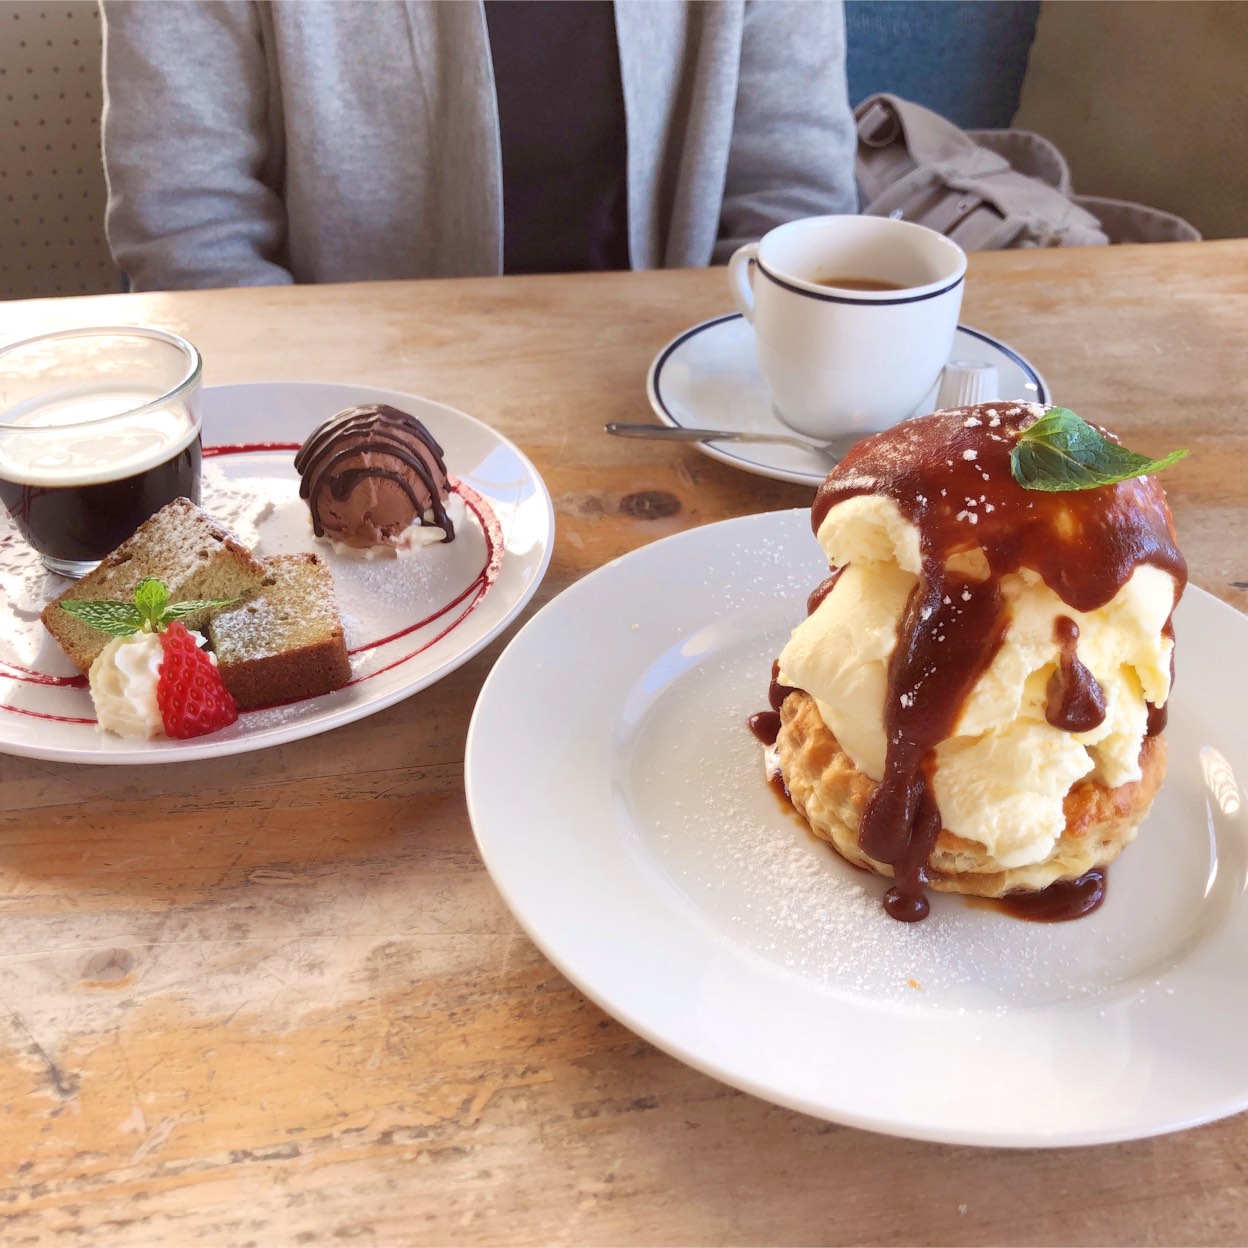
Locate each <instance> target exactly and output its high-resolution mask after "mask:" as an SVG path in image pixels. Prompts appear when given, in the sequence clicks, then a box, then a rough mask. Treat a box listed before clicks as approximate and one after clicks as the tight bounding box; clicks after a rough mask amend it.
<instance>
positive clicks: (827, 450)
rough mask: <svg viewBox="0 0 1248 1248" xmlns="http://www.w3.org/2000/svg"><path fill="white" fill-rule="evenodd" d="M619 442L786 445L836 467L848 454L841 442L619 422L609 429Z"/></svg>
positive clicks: (732, 430)
mask: <svg viewBox="0 0 1248 1248" xmlns="http://www.w3.org/2000/svg"><path fill="white" fill-rule="evenodd" d="M605 428H606V431H607V432H608V433H611V434H614V435H615V436H616V437H617V438H656V439H658V440H659V441H661V442H783V443H784V445H785V446H796V447H798V448H799V449H800V450H803V451H813V452H814V453H815V454H816V455H824V456H826V457H827V458H828V459H830V460H832V461H833V462H834V463H835V462H836V461H837V460H839V459H840V457H841V456H842V455H843V454H844V453H845V449H846V448H845V445H843V444H841V443H838V442H827V443H818V442H808V441H807V440H806V439H805V438H799V437H794V436H791V435H790V434H787V433H746V432H745V431H744V430H741V429H690V428H687V427H686V426H684V425H630V424H627V423H624V422H621V421H618V420H613V421H610V422H609V423H608V424H607V425H606V426H605Z"/></svg>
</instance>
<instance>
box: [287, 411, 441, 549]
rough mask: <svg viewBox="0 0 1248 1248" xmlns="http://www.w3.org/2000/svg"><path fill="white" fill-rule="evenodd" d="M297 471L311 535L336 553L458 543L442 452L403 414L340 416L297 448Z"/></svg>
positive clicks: (416, 422)
mask: <svg viewBox="0 0 1248 1248" xmlns="http://www.w3.org/2000/svg"><path fill="white" fill-rule="evenodd" d="M295 468H296V469H297V470H298V472H299V474H300V476H301V481H300V484H299V494H300V497H302V498H305V499H307V502H308V508H309V510H310V511H311V513H312V530H313V532H314V533H315V534H316V536H317V537H323V538H326V539H327V540H329V541H331V542H333V543H334V544H335V545H336V546H338V547H345V548H349V549H355V550H361V551H376V550H381V551H385V552H392V551H394V550H396V549H399V548H406V547H411V546H413V545H417V546H418V545H422V544H427V542H428V541H430V540H434V541H438V542H449V541H452V540H453V539H454V537H455V525H454V521H453V520H452V518H451V517H450V516H449V515H448V512H447V500H448V497H449V496H450V483H449V480H448V478H447V472H446V463H445V462H444V460H443V457H442V448H441V447H440V446H439V445H438V443H437V442H436V441H435V440H434V438H433V435H432V434H431V433H430V432H429V430H428V429H427V428H425V426H424V425H423V424H422V423H421V422H420V421H419V420H417V419H416V418H415V417H414V416H410V415H408V414H407V413H406V412H401V411H399V410H398V408H395V407H390V406H388V405H387V404H384V403H368V404H364V405H362V406H359V407H352V408H348V409H347V410H346V411H344V412H339V413H338V415H337V416H334V417H331V418H330V419H329V420H327V421H326V422H325V423H324V424H323V425H321V426H320V428H318V429H317V430H316V431H315V432H314V433H312V434H311V435H310V436H309V437H308V439H307V440H306V441H305V442H304V444H303V445H302V446H301V447H300V448H299V452H298V454H297V455H296V456H295Z"/></svg>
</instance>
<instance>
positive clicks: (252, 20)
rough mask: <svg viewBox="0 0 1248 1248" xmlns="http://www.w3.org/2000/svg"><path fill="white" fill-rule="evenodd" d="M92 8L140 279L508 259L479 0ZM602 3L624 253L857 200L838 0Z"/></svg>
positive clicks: (179, 280)
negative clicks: (624, 163) (100, 19)
mask: <svg viewBox="0 0 1248 1248" xmlns="http://www.w3.org/2000/svg"><path fill="white" fill-rule="evenodd" d="M102 7H103V11H104V18H105V57H104V68H105V90H106V99H105V107H104V162H105V169H106V173H107V175H108V190H109V195H108V214H107V228H108V237H109V242H110V244H111V246H112V249H113V254H114V257H115V258H116V260H117V263H118V264H119V265H120V267H121V268H122V270H123V271H124V272H125V273H127V274H128V276H129V278H130V280H131V283H132V285H133V287H134V288H135V289H136V290H158V289H180V288H187V287H200V286H234V285H269V284H275V283H282V282H292V281H294V282H338V281H358V280H368V279H376V278H413V277H451V276H470V275H484V274H495V273H499V272H501V271H502V249H503V229H502V211H503V204H502V159H501V153H500V150H499V134H498V109H497V104H496V101H495V94H494V79H493V71H492V68H491V61H490V50H489V39H488V33H487V29H486V19H485V12H484V8H483V6H482V3H481V0H406V2H401V0H369V2H360V0H356V2H344V0H330V2H325V0H277V2H275V3H250V2H247V0H228V2H225V0H145V2H142V3H135V2H134V0H103V6H102ZM615 21H616V34H617V41H618V44H619V54H620V71H621V80H622V84H623V93H624V106H625V123H626V131H627V143H628V170H627V173H628V229H629V255H630V259H631V262H632V266H633V267H634V268H636V269H647V268H658V267H664V266H666V267H689V266H696V265H704V264H707V263H710V262H711V261H712V260H713V259H723V258H725V257H726V256H727V255H728V254H729V253H730V252H731V251H732V249H733V248H734V247H735V246H737V245H738V244H739V243H741V242H743V241H746V240H749V239H753V238H757V237H759V236H760V235H761V234H763V233H765V232H766V231H767V230H768V229H770V228H771V227H772V226H773V225H777V224H779V223H780V222H783V221H787V220H791V219H793V218H795V217H801V216H809V215H814V214H819V213H829V212H853V211H855V209H856V207H857V198H856V190H855V185H854V176H853V157H854V150H855V140H856V134H855V130H854V123H853V117H852V114H851V112H850V108H849V103H848V98H847V92H846V84H845V28H844V15H843V11H842V8H841V3H840V0H705V2H693V3H685V2H683V0H618V2H617V4H616V6H615ZM551 228H552V229H558V228H559V223H558V222H557V221H552V222H551Z"/></svg>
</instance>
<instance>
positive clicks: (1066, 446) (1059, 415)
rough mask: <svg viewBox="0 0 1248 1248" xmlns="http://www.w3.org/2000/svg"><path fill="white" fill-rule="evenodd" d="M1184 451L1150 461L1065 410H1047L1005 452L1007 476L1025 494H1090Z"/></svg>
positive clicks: (1158, 467) (1153, 468) (1157, 469)
mask: <svg viewBox="0 0 1248 1248" xmlns="http://www.w3.org/2000/svg"><path fill="white" fill-rule="evenodd" d="M1186 454H1187V451H1185V450H1183V451H1171V452H1170V454H1169V455H1166V456H1164V457H1163V458H1161V459H1149V458H1148V456H1147V455H1139V454H1137V453H1136V452H1135V451H1129V450H1127V448H1126V447H1125V446H1121V445H1119V444H1118V443H1117V442H1111V441H1110V439H1109V438H1107V437H1106V436H1105V435H1104V434H1103V433H1101V432H1100V430H1099V429H1094V428H1093V427H1092V426H1091V425H1090V424H1088V422H1087V421H1086V420H1083V419H1082V418H1080V417H1079V416H1076V415H1075V413H1074V412H1072V411H1071V410H1070V408H1068V407H1051V408H1050V409H1049V410H1048V411H1047V412H1045V414H1044V415H1043V416H1041V417H1040V419H1039V420H1037V421H1036V422H1035V424H1033V425H1028V426H1027V428H1026V429H1024V430H1023V432H1022V433H1020V434H1019V435H1018V442H1017V444H1016V445H1015V446H1014V449H1013V450H1011V451H1010V472H1011V473H1013V475H1014V480H1015V481H1017V482H1018V483H1019V485H1021V486H1022V487H1023V489H1025V490H1045V491H1047V492H1048V493H1058V492H1060V491H1064V490H1094V489H1096V488H1097V486H1101V485H1115V484H1117V483H1118V482H1119V481H1129V480H1130V479H1131V478H1132V477H1142V476H1145V475H1146V474H1148V473H1151V472H1160V471H1161V470H1162V469H1163V468H1169V467H1170V465H1171V464H1176V463H1178V461H1179V460H1180V459H1182V458H1183V457H1184V456H1185V455H1186Z"/></svg>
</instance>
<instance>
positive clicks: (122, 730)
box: [87, 631, 217, 741]
mask: <svg viewBox="0 0 1248 1248" xmlns="http://www.w3.org/2000/svg"><path fill="white" fill-rule="evenodd" d="M191 636H192V637H193V638H194V639H195V644H196V645H197V646H199V647H200V648H201V649H202V648H203V646H204V637H203V635H202V634H201V633H197V632H194V631H192V632H191ZM208 657H209V658H210V659H211V660H212V662H213V663H214V664H215V663H216V661H217V659H216V656H215V655H213V654H209V656H208ZM163 658H164V647H163V646H162V645H161V644H160V637H159V636H158V635H157V634H156V633H131V634H130V635H129V636H127V637H114V638H113V639H112V640H111V641H110V642H109V643H108V645H106V646H105V647H104V649H103V650H101V651H100V653H99V654H98V655H96V658H95V662H94V663H92V664H91V670H90V671H89V672H88V673H87V683H88V685H89V686H90V690H91V701H92V702H93V703H94V704H95V718H96V722H97V723H98V724H99V726H100V728H101V729H103V730H104V731H105V732H112V733H116V735H117V736H119V737H127V738H129V739H131V740H137V741H150V740H151V739H152V738H153V737H163V736H164V735H165V724H164V719H163V718H162V716H161V713H160V707H159V705H158V704H157V701H156V685H157V683H158V681H159V679H160V664H161V660H162V659H163Z"/></svg>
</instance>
